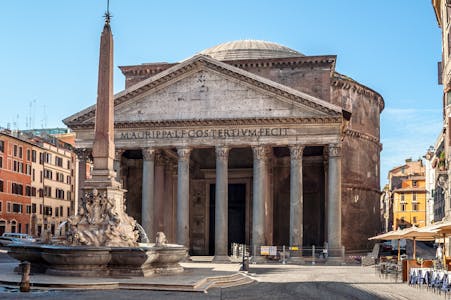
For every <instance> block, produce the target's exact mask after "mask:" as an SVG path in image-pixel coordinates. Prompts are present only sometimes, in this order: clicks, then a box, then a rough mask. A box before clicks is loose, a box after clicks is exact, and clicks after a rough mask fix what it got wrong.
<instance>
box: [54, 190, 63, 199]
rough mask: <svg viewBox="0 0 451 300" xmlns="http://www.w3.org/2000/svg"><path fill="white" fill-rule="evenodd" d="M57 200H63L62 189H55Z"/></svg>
mask: <svg viewBox="0 0 451 300" xmlns="http://www.w3.org/2000/svg"><path fill="white" fill-rule="evenodd" d="M55 196H56V197H55V198H57V199H62V200H64V191H63V190H62V189H56V195H55Z"/></svg>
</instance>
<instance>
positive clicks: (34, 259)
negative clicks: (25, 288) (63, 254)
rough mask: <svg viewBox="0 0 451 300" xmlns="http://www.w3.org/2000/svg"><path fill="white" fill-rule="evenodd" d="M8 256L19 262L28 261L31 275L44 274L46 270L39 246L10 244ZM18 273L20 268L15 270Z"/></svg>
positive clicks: (45, 263)
mask: <svg viewBox="0 0 451 300" xmlns="http://www.w3.org/2000/svg"><path fill="white" fill-rule="evenodd" d="M9 249H10V250H9V251H8V255H9V256H11V257H13V258H15V259H17V260H19V261H28V262H30V263H31V270H30V272H31V274H34V273H45V271H46V270H47V267H48V266H47V262H46V261H45V260H44V259H43V258H42V255H41V252H42V250H41V246H40V245H39V244H34V243H29V244H24V243H20V244H10V245H9ZM15 271H17V272H18V273H19V272H21V271H20V268H17V270H16V269H15Z"/></svg>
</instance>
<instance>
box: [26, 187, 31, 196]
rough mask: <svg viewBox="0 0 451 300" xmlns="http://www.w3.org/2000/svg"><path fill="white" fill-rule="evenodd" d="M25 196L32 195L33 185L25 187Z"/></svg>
mask: <svg viewBox="0 0 451 300" xmlns="http://www.w3.org/2000/svg"><path fill="white" fill-rule="evenodd" d="M25 196H31V186H29V185H27V186H26V187H25Z"/></svg>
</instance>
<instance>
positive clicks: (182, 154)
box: [177, 147, 191, 161]
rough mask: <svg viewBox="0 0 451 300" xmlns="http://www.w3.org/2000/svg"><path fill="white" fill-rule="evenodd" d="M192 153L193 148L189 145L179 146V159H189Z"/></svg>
mask: <svg viewBox="0 0 451 300" xmlns="http://www.w3.org/2000/svg"><path fill="white" fill-rule="evenodd" d="M190 154H191V148H188V147H182V148H177V155H178V156H179V160H182V161H186V160H189V156H190Z"/></svg>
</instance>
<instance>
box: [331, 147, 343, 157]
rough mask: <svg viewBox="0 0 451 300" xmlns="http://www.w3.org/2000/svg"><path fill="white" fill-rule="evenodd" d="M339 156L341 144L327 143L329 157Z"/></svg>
mask: <svg viewBox="0 0 451 300" xmlns="http://www.w3.org/2000/svg"><path fill="white" fill-rule="evenodd" d="M336 156H341V145H340V144H330V145H329V157H336Z"/></svg>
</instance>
